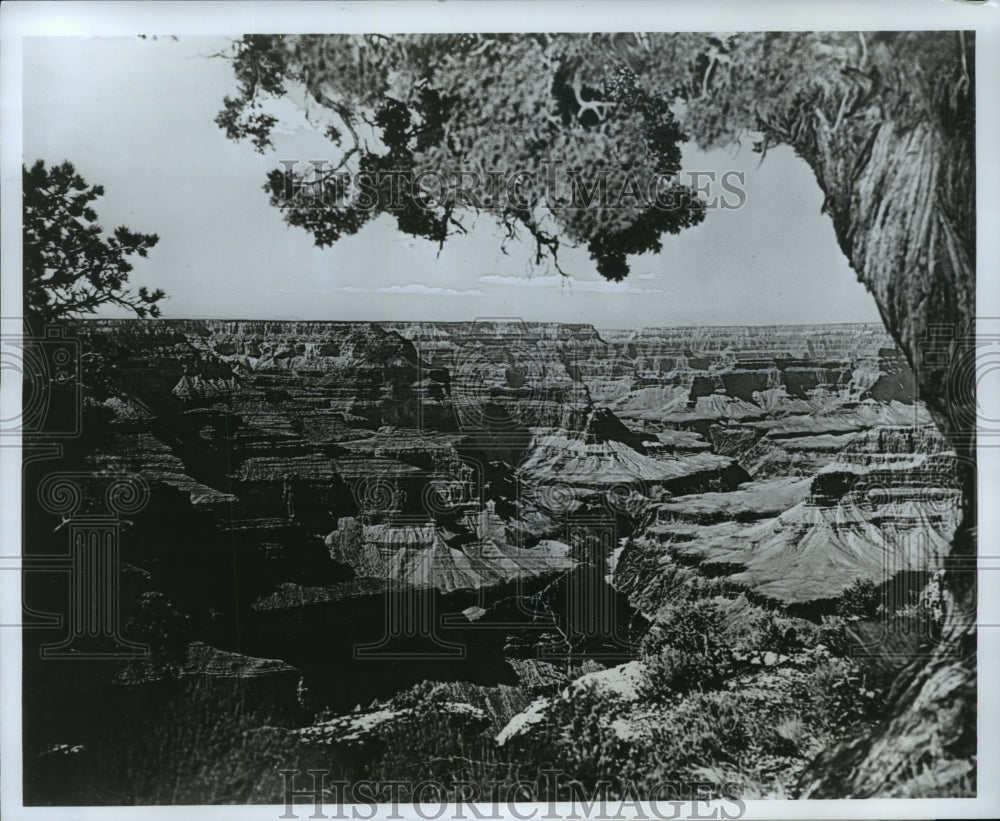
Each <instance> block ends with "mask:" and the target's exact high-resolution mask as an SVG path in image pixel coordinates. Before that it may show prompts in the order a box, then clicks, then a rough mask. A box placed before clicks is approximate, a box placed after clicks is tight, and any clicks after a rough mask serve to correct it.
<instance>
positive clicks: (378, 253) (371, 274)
mask: <svg viewBox="0 0 1000 821" xmlns="http://www.w3.org/2000/svg"><path fill="white" fill-rule="evenodd" d="M227 42H228V41H227V40H226V39H224V38H208V37H184V38H181V39H179V40H176V41H175V40H171V39H169V38H167V39H157V40H141V39H139V38H29V39H27V40H25V45H24V103H23V113H24V120H23V138H24V143H23V144H24V149H23V153H24V161H25V163H26V164H28V165H30V164H31V163H33V162H34V161H35V160H36V159H42V160H45V162H46V163H48V164H54V163H57V162H61V161H62V160H64V159H68V160H70V161H71V162H73V164H74V165H75V166H76V168H77V170H78V171H79V172H80V173H81V174H82V175H83V177H84V178H85V179H86V180H87V181H88V182H90V183H92V184H93V183H100V184H101V185H103V186H104V189H105V196H104V197H103V198H101V199H100V200H98V201H97V203H96V205H95V207H96V209H97V211H98V214H99V215H100V218H101V223H102V224H103V225H104V226H105V228H112V227H114V226H117V225H120V224H124V225H127V226H129V227H130V228H132V229H134V230H137V231H143V232H148V233H156V234H158V235H159V237H160V242H159V244H158V245H157V246H156V248H154V249H153V250H152V251H151V252H150V255H149V258H148V259H147V260H136V263H135V264H136V267H135V271H134V272H133V273H132V276H131V278H130V285H131V286H133V287H138V286H139V285H148V286H149V287H151V288H156V287H159V288H163V289H164V290H165V291H166V292H167V294H168V295H169V299H167V300H165V301H164V302H162V303H161V307H162V312H163V316H164V317H173V318H183V317H193V318H208V317H218V318H269V319H303V320H359V319H364V320H389V321H403V320H426V321H435V320H436V321H445V320H449V321H454V320H469V321H471V320H474V319H476V318H480V317H493V318H496V317H519V318H523V319H526V320H528V321H557V322H585V323H590V324H593V325H595V326H597V327H604V328H634V327H642V326H650V325H771V324H814V323H815V324H819V323H828V322H878V321H879V316H878V312H877V310H876V308H875V303H874V300H873V299H872V297H871V295H870V294H868V293H867V292H866V291H865V289H864V287H863V286H862V285H861V284H860V283H859V282H858V281H857V277H856V275H855V274H854V272H853V271H852V270H851V268H850V267H849V265H848V264H847V261H846V259H845V258H844V256H843V254H842V253H841V252H840V250H839V248H838V247H837V244H836V241H835V238H834V232H833V226H832V223H831V221H830V219H829V218H828V217H826V216H824V215H823V214H821V213H820V207H821V205H822V193H821V192H820V190H819V187H818V185H817V184H816V182H815V179H814V177H813V174H812V172H811V170H810V169H809V168H808V166H807V165H806V164H805V163H804V162H803V161H802V160H800V159H799V158H797V157H796V156H795V155H794V154H793V153H792V152H791V150H789V149H787V148H779V149H772V150H771V151H769V152H768V155H767V157H766V159H765V160H764V162H763V163H760V157H759V155H756V154H753V153H752V152H750V151H749V149H748V148H747V147H746V146H744V148H743V149H742V150H740V151H738V152H737V151H735V150H732V151H730V150H719V151H712V152H703V151H700V150H698V149H697V148H696V147H695V146H693V145H686V146H685V147H684V159H683V164H682V165H683V169H684V171H685V172H686V173H690V172H694V171H697V172H713V171H714V172H715V173H716V175H717V178H721V175H722V174H723V173H725V172H726V171H743V172H745V174H746V177H745V180H746V182H745V186H744V190H745V193H746V204H745V206H744V207H742V208H739V209H734V210H710V211H709V212H708V214H707V216H706V219H705V221H704V222H703V223H702V224H701V225H699V226H696V227H694V228H691V229H688V230H686V231H683V232H682V233H681V234H680V235H678V236H666V237H664V239H663V250H662V251H661V252H660V253H658V254H644V255H641V256H636V257H632V258H631V259H630V262H631V268H632V273H631V275H630V276H629V277H628V279H626V280H625V281H624V282H623V283H610V282H607V281H606V280H604V279H602V278H601V277H600V275H599V274H598V273H597V271H596V268H595V266H594V263H593V262H592V260H590V258H589V256H588V255H587V253H586V250H585V249H566V250H563V251H562V252H561V253H560V262H561V265H562V267H563V269H564V270H565V271H566V272H568V273H569V274H570V276H569V277H562V276H559V275H558V274H557V273H556V272H555V271H554V270H550V269H547V268H546V266H544V265H543V266H541V267H537V266H534V265H533V264H532V252H533V246H532V245H531V244H530V243H528V242H515V243H512V244H510V245H509V246H508V248H507V252H508V253H507V255H504V254H502V253H501V252H500V241H501V237H502V232H501V231H500V229H499V228H498V226H497V225H496V224H495V222H494V221H493V220H492V219H491V217H490V216H489V215H488V214H480V215H479V216H478V217H476V218H475V222H474V226H473V228H472V229H471V230H470V231H469V233H468V234H467V235H457V236H455V237H453V238H451V239H449V240H448V242H447V243H446V244H445V246H444V248H443V249H439V248H438V246H437V244H436V243H432V242H430V241H426V240H422V239H417V238H413V237H410V236H409V235H405V234H402V233H400V232H398V231H397V230H396V229H395V227H394V225H393V223H392V221H391V220H390V219H389V218H387V217H381V218H379V219H378V220H376V221H374V222H372V223H370V224H369V225H367V226H366V227H365V228H363V229H362V230H361V231H360V232H359V233H358V234H356V235H355V236H352V237H346V238H343V239H341V240H340V241H339V242H338V243H336V244H335V245H334V246H333V247H330V248H325V249H319V248H316V247H315V246H314V245H313V242H312V238H311V236H310V235H309V234H307V233H306V232H305V231H304V230H302V229H298V228H293V227H290V226H288V225H286V224H285V222H284V221H283V219H282V217H281V214H280V212H279V211H278V210H277V209H276V208H274V207H272V206H271V205H269V203H268V200H267V195H266V194H265V193H264V191H263V189H262V185H263V183H264V181H265V178H266V174H267V172H268V171H270V170H271V169H273V168H277V167H279V162H280V161H282V160H294V159H297V160H300V161H302V162H303V163H305V162H308V161H309V160H313V159H327V160H330V161H334V160H336V159H337V156H336V154H335V149H334V148H333V147H332V146H330V145H329V144H328V143H325V141H323V140H322V138H321V137H320V136H319V134H318V133H317V132H316V131H315V129H313V128H311V127H310V126H309V124H308V123H307V122H306V121H305V119H304V118H302V117H301V116H299V117H298V120H295V118H294V115H296V114H298V112H297V111H295V110H294V109H292V108H291V106H289V111H291V112H292V115H293V116H292V118H291V119H292V121H293V122H295V123H296V125H295V126H294V127H292V128H288V129H285V130H283V131H282V133H280V134H279V135H278V137H277V139H276V141H275V142H276V148H275V150H274V151H271V152H268V153H267V154H265V155H263V156H262V155H260V154H257V153H256V152H255V151H254V150H253V149H252V147H251V146H250V145H249V144H246V143H240V144H237V143H233V142H230V141H229V140H227V139H226V137H225V135H224V133H223V132H222V131H221V130H220V129H219V128H218V126H216V125H215V123H214V118H215V115H216V113H217V112H218V110H219V108H220V107H221V104H222V99H223V97H224V96H225V95H226V94H232V93H233V92H234V91H235V88H236V82H235V79H234V77H233V74H232V70H231V68H230V66H229V64H228V63H227V61H226V60H224V59H220V58H218V57H212V56H211V55H212V54H214V53H217V52H219V51H221V50H222V49H224V48H225V47H226V45H227ZM758 166H759V167H758ZM469 222H470V223H471V220H469ZM103 315H107V316H115V315H124V314H121V313H120V312H119V311H118V310H117V309H106V310H105V311H104V313H103Z"/></svg>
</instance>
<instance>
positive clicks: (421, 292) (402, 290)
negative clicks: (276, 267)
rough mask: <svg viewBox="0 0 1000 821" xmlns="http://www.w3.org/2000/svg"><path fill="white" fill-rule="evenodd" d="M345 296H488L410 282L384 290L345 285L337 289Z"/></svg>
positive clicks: (481, 293) (477, 291) (386, 287)
mask: <svg viewBox="0 0 1000 821" xmlns="http://www.w3.org/2000/svg"><path fill="white" fill-rule="evenodd" d="M337 290H338V291H340V292H341V293H345V294H403V295H407V296H486V292H485V291H480V290H478V289H471V290H457V289H455V288H439V287H437V286H432V285H424V284H423V283H422V282H409V283H407V284H406V285H387V286H385V287H384V288H358V287H357V286H356V285H344V286H342V287H340V288H337Z"/></svg>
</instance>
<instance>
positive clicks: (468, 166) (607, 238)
mask: <svg viewBox="0 0 1000 821" xmlns="http://www.w3.org/2000/svg"><path fill="white" fill-rule="evenodd" d="M591 51H593V46H592V44H591V43H590V42H589V41H588V40H587V39H586V38H582V37H577V36H549V35H537V36H527V35H399V36H393V37H386V36H381V35H365V36H361V35H358V36H343V35H341V36H284V37H282V36H260V35H252V36H248V37H245V38H243V40H241V41H240V42H238V43H236V44H235V45H234V52H233V55H232V63H233V67H234V70H235V72H236V76H237V78H238V81H239V93H238V95H237V96H235V97H227V98H226V99H225V101H224V107H223V110H222V111H221V112H220V113H219V116H218V117H217V123H218V124H219V125H220V127H222V128H223V129H224V130H225V131H226V133H227V135H228V136H229V137H230V138H232V139H246V140H249V141H251V142H252V143H253V144H254V146H255V147H256V148H257V149H258V150H259V151H262V152H263V151H265V150H266V149H267V148H268V147H270V146H271V131H272V129H273V127H274V126H275V125H276V124H277V118H276V117H275V116H274V115H273V114H272V113H271V109H269V107H268V103H267V101H268V98H273V97H287V98H289V99H296V100H304V101H305V102H304V103H303V105H304V107H305V108H306V110H307V114H308V115H309V116H310V117H313V118H318V119H320V120H321V121H322V122H324V124H325V126H326V129H325V133H326V136H327V137H328V138H329V140H330V142H331V148H332V149H333V151H332V153H333V154H334V155H335V156H336V157H337V158H338V159H337V161H336V162H334V163H331V165H329V166H328V167H326V168H324V169H323V170H322V173H320V174H312V175H310V174H309V173H308V169H307V170H304V171H303V170H301V169H300V171H301V172H302V173H298V174H297V175H295V176H294V177H293V178H290V176H289V175H288V174H286V173H285V170H283V169H276V170H275V171H273V172H272V173H271V175H270V176H269V179H268V184H267V186H266V190H267V191H268V192H269V194H270V195H271V202H272V204H274V205H275V206H277V207H280V208H282V209H283V210H284V213H285V218H286V219H287V221H288V222H289V223H290V224H292V225H296V226H299V227H302V228H304V229H306V230H308V231H309V232H310V233H311V234H312V235H313V237H314V239H315V241H316V243H317V244H318V245H320V246H326V245H330V244H332V243H333V242H336V241H337V240H338V239H339V238H340V237H342V236H345V235H350V234H354V233H356V232H357V231H358V230H360V228H361V227H362V226H364V225H365V224H367V223H368V222H369V221H371V220H373V219H375V218H376V217H378V216H379V215H380V214H383V213H388V214H390V215H391V216H392V217H393V218H394V219H395V221H396V225H397V227H398V228H399V230H400V231H403V232H405V233H408V234H411V235H414V236H420V237H425V238H428V239H431V240H433V241H435V242H438V243H443V242H444V241H445V240H446V239H447V237H448V236H450V235H451V234H454V233H456V232H464V231H465V230H466V227H465V225H464V224H463V221H462V217H463V215H464V214H466V213H468V212H470V211H488V212H490V213H492V214H494V215H495V216H496V218H497V219H498V221H499V222H500V224H501V225H502V226H503V228H504V229H505V232H506V234H505V235H506V240H510V239H513V238H515V237H517V236H518V235H519V233H520V232H522V231H524V230H526V231H527V232H528V234H529V235H530V237H531V238H532V240H533V242H534V244H535V249H536V253H535V261H536V262H539V263H540V262H542V261H543V260H549V261H551V262H554V263H555V265H556V267H558V265H559V262H558V253H559V249H560V247H562V245H563V244H565V243H570V244H574V245H576V244H584V245H586V247H587V249H588V251H589V253H590V255H591V257H592V258H593V260H594V261H595V264H596V265H597V267H598V270H599V271H600V272H601V274H602V275H604V276H605V277H607V278H608V279H612V280H620V279H622V278H623V277H624V276H625V275H626V274H627V273H628V264H627V260H626V257H627V255H629V254H639V253H643V252H649V251H659V250H661V247H662V246H661V237H662V236H663V235H665V234H676V233H678V232H679V231H681V230H682V229H684V228H686V227H688V226H691V225H695V224H697V223H699V222H700V221H701V220H702V219H703V218H704V204H703V203H702V202H701V201H700V200H699V198H698V197H697V195H696V193H695V192H694V191H693V190H692V189H691V188H690V187H687V186H685V185H683V184H682V183H681V182H680V181H679V179H678V173H679V172H680V170H681V168H680V159H681V152H680V147H679V146H680V143H681V142H683V141H684V140H685V139H687V135H686V134H685V133H684V131H683V130H682V129H681V127H680V124H679V122H678V120H677V118H676V116H675V114H674V111H673V109H672V107H671V101H672V98H671V97H670V96H665V95H662V94H654V93H651V92H650V91H649V90H648V89H647V88H645V87H644V85H643V82H642V80H641V78H640V76H639V75H638V74H637V73H636V72H635V71H634V70H632V69H631V68H630V67H629V66H628V65H627V64H626V63H624V62H622V61H621V60H614V61H604V62H601V61H597V62H596V63H595V61H594V60H593V59H592V54H591V53H590V52H591ZM456 169H460V170H461V171H462V172H464V173H467V174H468V175H469V178H470V179H471V178H474V179H476V180H477V181H482V182H483V187H482V188H481V189H480V190H477V191H475V192H474V193H473V195H472V197H468V196H465V195H464V194H463V193H462V192H461V191H457V190H453V189H451V188H450V187H449V188H448V189H447V190H443V191H442V190H435V191H434V192H433V196H423V195H422V193H421V191H420V190H419V187H417V190H412V189H411V187H410V186H407V185H402V186H400V185H399V175H408V177H407V178H408V179H419V178H421V175H423V178H428V177H430V176H432V175H436V176H437V177H439V178H448V177H449V176H451V175H454V173H455V171H456ZM344 171H350V172H352V174H353V175H355V176H356V175H357V174H358V173H361V174H367V175H371V177H372V178H376V179H377V178H378V175H379V173H380V172H381V182H380V183H379V184H378V185H376V186H375V188H376V192H377V193H375V194H374V195H373V196H372V197H371V199H372V201H373V204H372V206H371V207H346V208H344V207H316V205H317V204H320V205H323V204H329V203H330V202H331V201H333V200H337V201H340V200H341V199H342V198H344V195H346V194H347V193H348V191H347V190H346V186H348V185H350V183H349V182H348V181H347V180H346V179H345V178H344V176H343V173H342V172H344ZM497 172H500V173H502V174H503V175H504V179H503V181H502V182H500V183H499V184H500V186H501V188H503V186H505V185H506V184H507V182H508V181H509V180H511V178H512V177H513V176H514V175H517V174H518V172H522V173H521V174H520V176H519V178H518V185H517V186H516V190H514V191H513V192H512V191H511V190H510V189H507V190H499V191H498V190H496V189H491V188H489V187H488V186H487V185H486V181H488V180H490V179H491V174H494V175H495V174H496V173H497ZM394 174H395V175H397V176H396V177H395V178H394V177H393V175H394ZM574 179H576V180H578V181H581V182H582V183H583V185H584V186H585V187H586V188H587V189H588V190H589V188H590V187H591V186H592V181H594V180H597V179H599V180H600V182H601V184H602V185H603V186H604V189H605V191H606V192H607V193H606V195H605V196H604V197H603V199H602V200H601V201H599V202H597V203H596V204H592V205H591V207H577V205H578V201H577V199H576V198H575V195H574V191H575V189H574V188H573V185H574V182H573V181H574ZM494 180H495V177H494ZM651 180H657V184H658V187H657V188H656V189H655V190H652V189H650V185H651V182H650V181H651ZM321 186H322V190H321ZM393 186H395V187H393ZM636 186H638V189H637V188H636ZM577 190H578V189H577ZM651 190H652V191H653V195H654V196H655V197H656V198H657V203H659V204H657V203H654V202H653V201H652V200H651V198H650V191H651ZM511 193H513V196H511ZM505 244H506V241H505Z"/></svg>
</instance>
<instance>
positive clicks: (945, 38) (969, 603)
mask: <svg viewBox="0 0 1000 821" xmlns="http://www.w3.org/2000/svg"><path fill="white" fill-rule="evenodd" d="M919 36H922V37H925V38H940V40H941V42H940V47H941V49H950V52H949V53H950V55H951V57H952V60H951V62H952V64H953V70H952V71H948V72H947V73H945V74H944V75H943V76H935V77H929V76H928V71H930V70H931V69H932V68H935V67H928V66H926V65H922V64H921V63H920V60H919V59H918V58H915V57H914V56H913V51H912V50H911V49H910V48H908V47H909V46H911V45H912V43H913V40H912V39H909V40H905V39H903V38H892V37H882V38H880V39H879V40H878V42H877V43H873V44H872V45H871V47H870V48H869V49H868V50H867V54H866V64H865V65H864V66H862V69H863V70H864V79H863V81H862V82H860V83H858V84H857V85H856V86H855V87H853V90H851V91H847V92H845V95H849V96H845V97H842V98H841V99H840V100H839V101H837V100H831V101H830V102H831V104H832V105H835V106H836V112H837V113H835V114H834V113H833V112H832V111H831V110H829V109H828V110H826V111H824V110H823V109H822V108H820V107H817V108H816V109H815V111H813V112H810V115H809V117H808V121H807V126H806V127H805V128H802V129H800V130H799V132H798V135H797V139H795V140H794V141H792V145H793V146H794V148H795V149H796V151H797V152H798V153H799V154H800V155H801V156H802V157H803V158H804V159H805V160H806V162H808V163H809V165H810V166H811V167H812V169H813V171H814V172H815V174H816V178H817V180H818V182H819V185H820V187H821V188H822V189H823V191H824V193H825V195H826V200H825V203H824V210H825V211H826V212H827V213H829V214H830V216H831V217H832V219H833V224H834V228H835V231H836V236H837V241H838V243H839V244H840V247H841V249H842V250H843V252H844V254H845V255H846V256H847V258H848V260H849V261H850V263H851V266H852V267H853V268H854V270H855V271H856V272H857V273H858V277H859V279H860V280H861V281H862V282H863V283H864V284H865V285H866V286H867V287H868V289H869V290H870V291H871V293H872V294H873V295H874V297H875V300H876V303H877V304H878V308H879V311H880V312H881V314H882V317H883V319H884V321H885V324H886V327H887V328H888V329H889V331H890V332H891V333H892V335H893V336H894V337H895V339H896V340H897V341H898V343H899V345H900V347H901V348H902V350H903V351H904V352H905V354H906V356H907V357H908V359H909V361H910V364H911V365H912V366H913V368H914V370H915V372H916V375H917V383H918V385H919V391H920V396H919V398H920V399H921V400H922V401H923V402H924V403H925V404H926V405H927V407H928V409H929V410H930V412H931V414H932V415H933V417H934V418H935V420H936V421H937V423H938V425H939V426H940V427H941V429H942V430H943V431H944V432H945V433H946V434H947V435H948V436H949V438H950V440H951V442H952V444H953V446H954V447H955V449H956V451H957V452H958V454H959V455H960V456H962V457H964V459H965V460H966V461H967V465H968V467H969V470H968V480H967V482H966V485H965V494H964V504H965V509H964V517H963V522H962V524H961V526H960V528H959V530H958V532H957V533H956V536H955V540H954V543H953V546H952V552H951V555H950V557H949V566H948V571H947V575H946V582H945V584H946V590H947V594H948V595H947V598H948V602H949V607H948V611H947V614H946V621H945V626H944V633H943V637H942V639H941V641H940V642H939V643H938V645H937V646H936V648H935V650H934V652H933V654H932V655H931V656H929V657H927V658H922V659H914V660H913V661H912V662H910V663H909V664H908V666H907V667H906V668H905V669H904V670H903V672H902V673H901V674H900V675H899V677H898V678H897V680H896V682H895V683H894V685H893V687H892V691H891V693H890V703H889V707H888V712H887V717H886V719H885V721H884V722H883V723H882V724H881V725H880V726H879V727H878V728H877V729H876V730H875V731H874V732H873V733H871V734H870V735H868V736H866V737H864V738H859V739H857V740H855V741H854V742H853V743H851V744H848V745H846V746H844V747H842V748H840V749H834V750H831V751H829V752H827V753H825V754H823V755H822V756H821V757H820V758H819V759H817V760H816V761H814V762H812V764H811V765H810V766H809V768H808V769H807V771H806V772H805V774H804V776H803V778H802V780H801V783H800V786H801V788H802V797H812V798H826V797H844V796H852V797H868V796H907V797H910V796H912V797H929V796H934V795H942V794H944V795H968V794H970V793H974V790H975V783H976V782H975V755H976V735H975V731H976V657H975V648H976V642H975V573H974V570H973V568H974V563H975V556H976V530H975V509H976V505H975V470H974V466H975V413H974V411H975V395H974V384H975V380H974V373H975V346H974V341H973V340H972V335H973V334H974V319H975V307H976V305H975V253H976V249H975V237H976V231H975V219H976V210H975V205H976V203H975V143H974V134H975V126H974V123H975V119H974V106H975V102H974V84H973V82H972V77H971V69H972V66H973V65H974V54H973V49H972V37H971V35H964V34H957V33H955V32H944V33H934V32H929V33H924V34H922V35H919ZM909 37H910V38H912V37H914V35H909ZM953 44H954V45H953ZM936 68H937V70H938V72H939V75H940V66H937V67H936ZM846 110H850V111H851V112H852V113H851V114H849V115H844V113H843V112H844V111H846ZM831 114H832V116H831Z"/></svg>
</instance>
